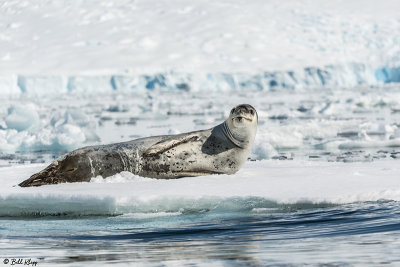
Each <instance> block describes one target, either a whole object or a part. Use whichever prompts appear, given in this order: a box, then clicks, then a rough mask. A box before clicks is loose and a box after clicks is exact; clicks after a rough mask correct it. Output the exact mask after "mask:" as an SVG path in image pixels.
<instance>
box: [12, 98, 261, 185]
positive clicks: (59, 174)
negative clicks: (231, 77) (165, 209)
mask: <svg viewBox="0 0 400 267" xmlns="http://www.w3.org/2000/svg"><path fill="white" fill-rule="evenodd" d="M257 124H258V115H257V112H256V110H255V109H254V108H253V107H252V106H250V105H248V104H242V105H238V106H236V107H234V108H233V109H232V110H231V112H230V114H229V118H228V119H227V120H226V121H224V122H223V123H221V124H219V125H217V126H215V127H213V128H211V129H207V130H200V131H194V132H189V133H183V134H177V135H164V136H153V137H146V138H140V139H136V140H132V141H128V142H123V143H116V144H109V145H97V146H88V147H83V148H80V149H77V150H74V151H72V152H70V153H68V154H67V155H65V156H64V157H62V158H60V159H58V160H56V161H54V162H53V163H51V164H50V165H49V166H48V167H46V168H45V169H44V170H42V171H40V172H38V173H36V174H34V175H32V176H31V177H30V178H29V179H27V180H25V181H23V182H22V183H20V184H19V186H21V187H29V186H41V185H47V184H58V183H73V182H89V181H90V179H91V178H92V177H96V176H98V175H101V176H102V177H108V176H111V175H114V174H116V173H119V172H121V171H129V172H132V173H133V174H137V175H139V176H143V177H150V178H159V179H173V178H181V177H190V176H201V175H209V174H233V173H236V172H237V171H238V170H239V169H240V168H241V167H242V165H243V164H244V163H245V161H246V160H247V157H248V155H249V153H250V150H251V146H252V144H253V141H254V138H255V135H256V130H257Z"/></svg>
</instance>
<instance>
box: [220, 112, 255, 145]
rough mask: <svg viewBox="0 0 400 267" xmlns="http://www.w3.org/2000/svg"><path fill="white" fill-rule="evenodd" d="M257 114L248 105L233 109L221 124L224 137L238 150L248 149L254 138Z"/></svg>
mask: <svg viewBox="0 0 400 267" xmlns="http://www.w3.org/2000/svg"><path fill="white" fill-rule="evenodd" d="M257 124H258V114H257V111H256V110H255V108H253V107H252V106H250V105H249V104H242V105H238V106H236V107H234V108H233V109H232V110H231V113H230V114H229V118H228V119H227V120H226V121H225V122H224V124H223V132H224V134H225V136H226V137H227V138H228V139H229V140H231V141H232V142H233V143H234V144H235V145H237V146H238V147H240V148H249V147H250V146H251V145H252V144H253V142H254V138H255V136H256V131H257Z"/></svg>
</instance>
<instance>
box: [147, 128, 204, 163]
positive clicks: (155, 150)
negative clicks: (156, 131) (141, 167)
mask: <svg viewBox="0 0 400 267" xmlns="http://www.w3.org/2000/svg"><path fill="white" fill-rule="evenodd" d="M199 139H200V136H199V134H198V133H197V132H196V133H193V134H189V135H182V136H180V137H178V138H177V137H176V136H173V137H172V138H168V139H166V140H163V141H160V142H158V143H156V144H154V145H152V146H151V147H149V148H148V149H147V150H146V151H145V152H143V156H144V157H151V156H155V155H157V154H161V153H163V152H165V151H167V150H170V149H171V148H174V147H176V146H178V145H180V144H184V143H188V142H192V141H197V140H199Z"/></svg>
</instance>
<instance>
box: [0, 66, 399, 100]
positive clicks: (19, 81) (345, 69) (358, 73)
mask: <svg viewBox="0 0 400 267" xmlns="http://www.w3.org/2000/svg"><path fill="white" fill-rule="evenodd" d="M398 82H400V67H390V66H383V67H372V66H367V65H365V64H356V63H352V64H346V65H336V66H334V65H327V66H324V67H306V68H303V69H298V70H288V71H265V72H259V73H178V72H173V71H172V72H166V73H155V74H140V75H128V74H125V75H124V74H118V75H103V74H101V75H80V76H79V75H75V76H66V75H65V76H63V75H60V76H56V75H49V76H46V75H39V76H37V75H9V76H0V96H12V95H21V94H26V95H30V96H32V95H33V96H35V95H36V96H40V95H49V94H50V95H54V94H60V93H62V94H63V93H65V94H68V93H75V94H97V93H107V92H112V91H125V92H126V91H131V92H135V93H143V92H146V91H154V90H183V91H192V92H200V91H214V92H229V91H243V90H246V91H247V90H255V91H263V90H265V91H271V90H279V89H280V88H287V89H293V90H307V89H315V88H322V89H323V88H334V87H340V88H346V87H354V86H357V85H370V86H371V85H381V84H384V83H398Z"/></svg>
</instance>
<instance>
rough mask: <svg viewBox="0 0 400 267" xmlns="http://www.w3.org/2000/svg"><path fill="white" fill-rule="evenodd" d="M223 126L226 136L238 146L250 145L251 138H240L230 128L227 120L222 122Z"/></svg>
mask: <svg viewBox="0 0 400 267" xmlns="http://www.w3.org/2000/svg"><path fill="white" fill-rule="evenodd" d="M221 128H222V132H223V133H224V135H225V136H226V138H228V139H229V140H230V141H231V142H232V143H234V144H235V145H236V146H238V147H240V148H247V147H248V146H249V140H247V138H246V139H241V138H238V137H237V136H235V135H234V134H233V133H232V131H231V129H229V126H228V124H227V123H226V121H225V122H224V123H222V124H221Z"/></svg>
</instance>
